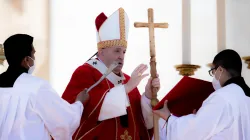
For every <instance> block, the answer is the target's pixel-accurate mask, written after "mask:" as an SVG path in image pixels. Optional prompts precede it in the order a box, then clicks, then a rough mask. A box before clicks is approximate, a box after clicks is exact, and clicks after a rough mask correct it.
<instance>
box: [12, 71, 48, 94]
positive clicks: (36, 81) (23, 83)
mask: <svg viewBox="0 0 250 140" xmlns="http://www.w3.org/2000/svg"><path fill="white" fill-rule="evenodd" d="M14 86H15V87H16V88H20V89H22V90H25V91H37V90H38V89H40V88H41V87H45V86H46V87H50V84H49V82H48V81H46V80H44V79H42V78H39V77H37V76H33V75H31V74H27V73H23V74H21V75H20V76H19V77H18V79H17V80H16V82H15V84H14Z"/></svg>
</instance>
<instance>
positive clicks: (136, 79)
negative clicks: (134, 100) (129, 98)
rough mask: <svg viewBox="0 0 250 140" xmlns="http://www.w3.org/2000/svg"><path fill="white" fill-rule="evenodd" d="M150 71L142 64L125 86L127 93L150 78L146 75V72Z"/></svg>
mask: <svg viewBox="0 0 250 140" xmlns="http://www.w3.org/2000/svg"><path fill="white" fill-rule="evenodd" d="M147 69H148V66H147V65H145V64H140V65H139V66H137V67H136V68H135V70H134V71H133V72H132V74H131V77H130V79H129V81H128V82H127V83H126V84H125V85H124V86H125V90H126V93H129V92H130V91H131V90H133V89H134V88H136V87H137V86H138V85H139V83H140V82H141V80H142V79H143V78H145V77H146V76H148V74H144V72H145V71H146V70H147Z"/></svg>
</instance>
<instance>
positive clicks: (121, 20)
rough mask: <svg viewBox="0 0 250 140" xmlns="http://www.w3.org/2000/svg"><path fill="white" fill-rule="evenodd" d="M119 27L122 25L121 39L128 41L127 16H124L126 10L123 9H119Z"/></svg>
mask: <svg viewBox="0 0 250 140" xmlns="http://www.w3.org/2000/svg"><path fill="white" fill-rule="evenodd" d="M119 25H120V39H121V40H126V34H125V32H126V31H125V16H124V9H123V8H119Z"/></svg>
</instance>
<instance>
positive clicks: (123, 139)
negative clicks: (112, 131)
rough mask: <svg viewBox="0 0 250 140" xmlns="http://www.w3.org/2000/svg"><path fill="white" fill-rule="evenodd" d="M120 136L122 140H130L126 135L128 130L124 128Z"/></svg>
mask: <svg viewBox="0 0 250 140" xmlns="http://www.w3.org/2000/svg"><path fill="white" fill-rule="evenodd" d="M120 138H121V139H122V140H132V137H131V136H129V135H128V130H125V131H124V135H121V136H120Z"/></svg>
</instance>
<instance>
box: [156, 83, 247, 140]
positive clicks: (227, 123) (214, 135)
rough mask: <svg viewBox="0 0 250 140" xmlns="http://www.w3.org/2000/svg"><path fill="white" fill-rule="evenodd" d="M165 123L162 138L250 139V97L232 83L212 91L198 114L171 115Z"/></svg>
mask: <svg viewBox="0 0 250 140" xmlns="http://www.w3.org/2000/svg"><path fill="white" fill-rule="evenodd" d="M201 94H202V93H201ZM159 123H160V125H159V126H161V127H162V126H163V124H164V123H165V121H162V120H160V121H159ZM166 126H167V127H164V128H163V129H162V128H160V138H161V140H250V98H249V97H247V96H245V93H244V91H243V90H242V88H241V87H240V86H238V85H236V84H230V85H227V86H225V87H223V88H221V89H219V90H217V91H215V92H214V93H212V94H211V95H210V96H209V97H208V98H207V99H206V100H205V101H204V102H203V104H202V107H201V108H200V109H199V110H198V112H197V113H196V114H190V115H186V116H182V117H179V118H178V117H175V116H171V117H170V118H169V121H168V123H167V125H166Z"/></svg>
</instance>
